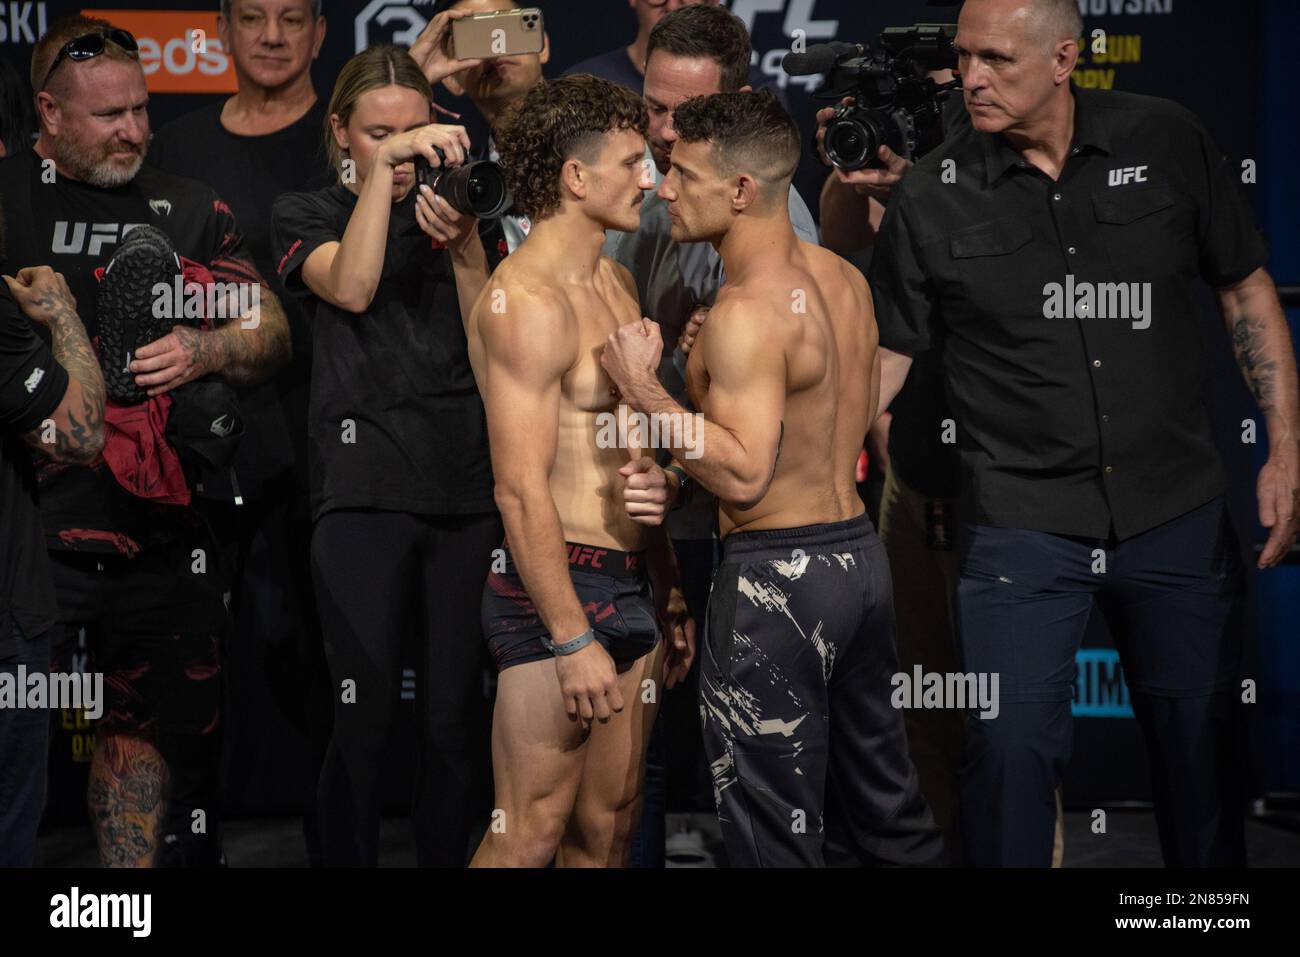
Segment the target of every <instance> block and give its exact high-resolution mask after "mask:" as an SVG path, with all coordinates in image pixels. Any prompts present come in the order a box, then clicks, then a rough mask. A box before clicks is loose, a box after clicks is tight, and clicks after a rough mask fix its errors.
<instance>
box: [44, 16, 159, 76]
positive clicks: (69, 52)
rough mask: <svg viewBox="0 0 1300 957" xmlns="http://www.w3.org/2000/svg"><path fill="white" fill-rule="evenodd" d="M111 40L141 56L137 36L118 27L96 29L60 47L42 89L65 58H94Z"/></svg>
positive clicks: (75, 60) (46, 72)
mask: <svg viewBox="0 0 1300 957" xmlns="http://www.w3.org/2000/svg"><path fill="white" fill-rule="evenodd" d="M106 41H111V42H113V43H115V44H117V45H118V46H119V47H121V48H122V49H123V50H125V51H126V52H127V53H129V54H131V56H132V57H134V58H136V59H139V58H140V45H139V44H138V43H136V42H135V37H133V36H131V34H129V33H127V32H126V31H125V30H119V29H118V28H117V27H109V28H108V29H105V30H96V31H95V32H94V33H83V34H82V35H81V36H79V37H73V38H72V39H71V40H69V41H68V42H67V43H65V44H63V46H61V47H60V48H59V53H58V55H57V56H56V57H55V58H54V62H53V63H51V64H50V68H49V69H48V70H46V71H45V79H44V80H42V81H41V89H42V90H43V89H45V88H46V87H47V86H49V83H50V77H51V76H53V75H54V71H55V70H57V69H58V68H59V64H60V63H62V62H63V61H64V60H72V61H74V62H76V63H80V62H81V61H82V60H93V59H94V58H95V57H97V56H99V55H100V54H101V53H103V52H104V43H105V42H106Z"/></svg>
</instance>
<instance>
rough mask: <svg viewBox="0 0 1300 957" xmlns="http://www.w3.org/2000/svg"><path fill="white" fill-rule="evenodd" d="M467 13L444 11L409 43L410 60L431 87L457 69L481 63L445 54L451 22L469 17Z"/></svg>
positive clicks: (471, 13)
mask: <svg viewBox="0 0 1300 957" xmlns="http://www.w3.org/2000/svg"><path fill="white" fill-rule="evenodd" d="M473 15H474V14H473V11H470V10H446V11H444V12H442V13H440V14H438V15H437V16H436V17H434V18H433V19H432V20H430V21H429V25H428V26H426V27H425V28H424V29H423V30H422V31H420V35H419V36H418V37H416V38H415V42H414V43H413V44H411V50H410V53H411V58H412V59H413V60H415V62H416V63H417V64H419V67H420V72H421V73H423V74H424V76H425V79H427V80H428V81H429V85H430V86H432V85H434V84H436V83H441V82H442V81H443V80H444V79H445V78H447V77H449V76H451V75H452V74H453V73H459V72H460V71H461V70H468V69H471V68H472V67H476V66H478V65H479V64H480V63H482V62H483V61H482V60H457V59H456V58H455V57H453V56H451V54H450V53H448V52H447V48H448V46H449V45H450V42H451V22H452V21H453V20H460V19H463V18H464V17H469V16H473Z"/></svg>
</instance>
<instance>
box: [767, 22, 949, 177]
mask: <svg viewBox="0 0 1300 957" xmlns="http://www.w3.org/2000/svg"><path fill="white" fill-rule="evenodd" d="M956 36H957V25H956V24H955V23H918V24H916V25H915V26H911V27H890V28H889V29H887V30H885V31H884V32H883V33H882V34H881V35H880V46H879V48H878V49H871V48H868V47H864V46H862V45H860V44H857V43H818V44H814V45H813V46H810V47H808V49H807V51H806V52H802V53H787V54H786V55H785V57H784V58H783V59H782V61H781V66H782V68H784V70H785V72H786V73H788V74H789V75H790V76H809V75H812V74H816V73H823V74H825V76H826V82H825V83H824V84H823V85H822V89H821V90H820V91H819V92H818V94H817V98H818V99H830V100H836V101H838V100H841V99H843V98H844V97H846V96H852V97H853V102H852V103H848V104H841V105H839V106H837V107H836V108H835V116H834V117H832V118H831V121H830V122H829V123H827V124H826V133H825V137H824V139H823V140H822V146H823V148H824V149H825V150H826V156H827V157H828V158H829V159H830V161H831V163H832V164H834V165H835V166H837V167H838V168H840V169H842V170H855V169H863V168H864V167H876V168H879V167H882V166H883V165H884V164H883V163H881V162H880V158H879V157H878V156H877V155H876V151H877V150H879V149H880V146H881V144H884V145H885V146H888V147H889V148H890V149H891V150H893V151H894V152H895V153H897V154H898V155H899V156H902V157H904V158H906V159H909V160H916V159H917V158H919V157H921V156H924V155H925V154H926V153H927V152H928V151H929V150H930V149H932V148H934V147H935V146H938V145H939V143H941V142H943V102H944V100H945V99H947V97H948V95H949V94H950V93H952V91H953V90H956V89H958V88H959V87H960V86H961V81H960V80H952V81H950V82H948V83H936V82H935V81H934V80H933V79H931V78H930V77H929V76H928V74H929V73H930V71H932V70H955V69H956V68H957V51H956V50H955V49H954V47H953V40H954V39H955V38H956Z"/></svg>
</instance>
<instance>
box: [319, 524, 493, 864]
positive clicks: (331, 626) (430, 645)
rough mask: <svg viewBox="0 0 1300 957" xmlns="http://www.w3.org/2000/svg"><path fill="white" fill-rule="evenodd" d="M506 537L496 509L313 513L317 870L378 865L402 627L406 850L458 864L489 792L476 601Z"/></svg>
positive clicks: (424, 859)
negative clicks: (322, 671)
mask: <svg viewBox="0 0 1300 957" xmlns="http://www.w3.org/2000/svg"><path fill="white" fill-rule="evenodd" d="M503 537H504V533H503V530H502V526H501V519H500V517H499V516H498V515H496V514H495V513H492V514H488V515H472V516H436V517H434V516H418V515H410V514H407V513H402V512H379V511H337V512H330V513H328V514H326V515H323V516H321V518H320V519H319V520H318V521H317V522H316V528H315V532H314V534H313V536H312V573H313V578H314V580H315V584H316V601H317V607H318V609H319V613H320V621H321V630H322V632H323V635H324V639H325V655H326V659H327V660H328V662H329V670H330V676H331V679H332V682H333V684H332V688H331V693H332V695H333V701H334V732H333V736H332V737H331V738H330V743H329V747H328V749H327V751H326V755H325V764H324V767H323V768H322V769H321V778H320V786H319V792H318V795H319V806H318V812H319V814H320V828H321V844H322V850H323V854H324V862H325V864H326V865H327V866H371V867H372V866H374V865H375V864H377V863H378V857H379V816H380V810H381V808H380V804H381V795H382V790H381V785H382V779H383V770H384V753H385V749H386V746H387V744H388V740H389V736H390V734H391V732H392V729H393V721H394V714H395V710H396V707H397V704H398V701H399V695H400V692H401V657H400V655H401V646H402V640H403V637H404V636H408V635H409V636H413V637H415V638H416V639H417V640H418V641H419V647H420V659H419V667H418V668H417V674H418V679H417V681H418V683H417V687H416V701H417V707H418V712H419V721H420V727H419V759H418V760H419V764H418V770H417V773H416V783H415V794H414V798H413V802H412V804H413V807H412V813H411V817H412V826H413V829H414V832H415V841H416V853H417V859H418V861H419V863H420V864H421V866H434V867H463V866H464V865H465V863H466V861H467V859H468V854H469V840H470V831H471V828H472V827H473V826H474V824H475V823H476V820H477V819H478V818H479V817H480V816H481V817H483V818H486V817H487V812H486V808H481V807H479V806H478V804H479V803H480V802H482V801H486V800H487V790H486V786H485V782H486V776H487V767H488V713H487V702H486V700H485V698H484V696H483V665H484V662H485V656H486V654H487V646H486V643H485V642H484V640H483V633H482V626H481V625H480V622H479V609H480V603H481V601H482V595H483V583H484V582H485V581H486V580H487V573H488V569H489V567H490V564H491V561H492V550H493V549H495V548H500V547H501V543H502V539H503ZM345 682H346V683H349V684H347V685H346V686H345ZM345 688H350V689H351V693H350V694H349V693H348V692H347V691H345ZM350 699H354V700H350Z"/></svg>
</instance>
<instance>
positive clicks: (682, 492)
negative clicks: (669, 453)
mask: <svg viewBox="0 0 1300 957" xmlns="http://www.w3.org/2000/svg"><path fill="white" fill-rule="evenodd" d="M664 471H665V472H672V473H673V474H674V475H676V476H677V497H676V498H674V499H673V507H672V509H670V511H676V510H677V509H679V508H682V507H683V506H685V505H686V504H687V503H688V502H689V501H690V498H691V493H692V492H694V491H695V480H694V479H692V478H691V477H690V475H689V474H688V473H687V471H686V469H684V468H682V467H681V466H680V465H666V466H664Z"/></svg>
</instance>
